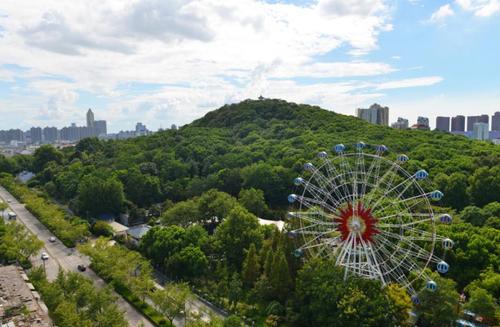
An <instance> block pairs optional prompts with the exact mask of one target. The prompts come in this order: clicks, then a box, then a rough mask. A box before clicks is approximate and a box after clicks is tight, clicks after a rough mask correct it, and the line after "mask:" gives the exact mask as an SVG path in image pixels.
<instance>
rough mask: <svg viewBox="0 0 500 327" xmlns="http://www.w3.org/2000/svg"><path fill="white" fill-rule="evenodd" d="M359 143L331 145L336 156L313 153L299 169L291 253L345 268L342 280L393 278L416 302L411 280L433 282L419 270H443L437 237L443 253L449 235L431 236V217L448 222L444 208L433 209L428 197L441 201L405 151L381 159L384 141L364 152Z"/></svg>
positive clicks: (430, 285)
mask: <svg viewBox="0 0 500 327" xmlns="http://www.w3.org/2000/svg"><path fill="white" fill-rule="evenodd" d="M368 148H369V147H367V146H366V145H365V144H364V143H363V142H359V143H357V144H356V146H355V151H353V152H351V153H348V152H346V147H345V146H344V145H343V144H338V145H336V146H334V148H333V151H334V153H335V155H334V156H332V157H330V156H329V155H328V153H327V152H325V151H322V152H319V153H318V158H317V161H318V162H317V164H313V163H311V162H308V163H306V164H305V165H304V170H305V171H304V175H303V176H302V177H297V178H295V180H294V184H295V185H296V186H297V188H298V189H299V191H298V192H297V194H290V195H289V196H288V201H289V202H290V203H291V204H292V205H293V209H292V211H290V212H289V213H288V217H287V228H288V230H289V232H288V235H289V236H290V237H292V238H296V239H297V241H298V243H299V244H300V246H299V247H298V248H297V249H296V250H295V251H294V255H295V256H297V257H303V256H304V257H305V258H311V257H312V258H314V257H324V258H329V259H331V260H333V262H335V264H336V265H337V266H340V267H342V268H343V269H344V279H346V278H348V277H349V276H350V275H358V276H361V277H365V278H370V279H378V280H380V281H381V282H382V284H383V285H387V284H389V283H398V284H400V285H402V286H403V287H405V288H407V289H408V290H409V292H410V293H412V294H413V295H412V300H413V302H414V303H416V304H418V302H419V300H418V296H417V293H418V292H417V291H418V290H416V289H415V283H414V282H415V281H416V280H418V279H420V280H422V279H423V280H424V281H425V283H424V285H425V286H424V288H425V289H427V290H429V291H435V290H436V289H437V288H438V285H437V283H436V282H435V281H433V280H432V279H431V278H430V277H429V276H428V274H426V272H425V269H426V268H427V267H434V268H435V269H436V270H437V271H438V272H440V273H446V272H447V271H448V270H449V265H448V264H447V263H446V262H445V261H444V260H443V259H441V258H439V257H437V256H436V255H435V254H434V252H435V248H436V247H437V244H438V242H439V243H440V244H441V247H442V249H443V257H444V256H445V254H446V251H447V250H449V249H451V248H452V247H453V241H452V240H450V239H448V238H443V237H440V236H439V235H436V226H435V224H436V223H443V224H449V223H451V221H452V218H451V216H450V215H448V214H439V215H437V214H435V213H434V212H433V210H432V206H431V201H439V200H440V199H441V198H442V197H443V193H442V192H441V191H439V190H434V191H431V192H425V191H424V189H423V187H422V185H421V184H423V183H424V181H425V180H426V179H427V177H428V176H429V174H428V173H427V172H426V171H425V170H423V169H422V170H418V171H416V172H415V173H413V174H411V173H409V172H408V171H407V170H405V169H404V168H403V167H402V166H404V164H405V163H406V162H407V161H408V160H409V158H408V156H406V155H404V154H401V155H398V156H397V158H396V160H395V161H392V160H389V159H387V158H385V157H384V156H383V155H384V154H385V153H386V152H387V151H388V149H387V147H386V146H384V145H379V146H376V147H375V149H374V150H375V151H371V152H372V153H367V152H368V151H367V152H365V150H367V149H368Z"/></svg>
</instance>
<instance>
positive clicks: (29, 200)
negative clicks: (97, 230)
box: [0, 174, 89, 247]
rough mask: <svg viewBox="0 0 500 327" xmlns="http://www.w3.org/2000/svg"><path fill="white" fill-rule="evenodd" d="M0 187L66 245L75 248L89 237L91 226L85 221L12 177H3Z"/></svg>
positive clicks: (4, 175)
mask: <svg viewBox="0 0 500 327" xmlns="http://www.w3.org/2000/svg"><path fill="white" fill-rule="evenodd" d="M0 185H2V186H3V187H5V188H6V189H7V190H8V191H9V192H10V193H11V194H12V195H13V196H15V197H16V198H17V199H18V200H19V201H21V202H22V203H24V204H25V206H26V209H28V210H29V211H30V212H31V213H32V214H33V215H34V216H36V217H37V218H38V220H40V222H41V223H42V224H44V225H45V227H47V228H48V229H49V230H50V231H51V232H52V233H54V235H56V236H57V237H58V238H59V239H60V240H61V241H62V242H63V243H64V245H66V246H68V247H74V246H75V245H76V243H77V242H78V241H79V240H81V239H83V238H84V237H86V236H88V235H89V225H88V223H87V222H86V221H85V220H83V219H80V218H78V217H75V216H70V215H68V213H67V212H65V211H64V210H63V209H62V208H60V207H59V206H58V205H56V204H54V203H53V202H52V201H50V200H49V199H47V198H45V197H43V196H42V195H40V194H38V193H37V192H35V191H33V190H31V189H29V188H28V187H27V186H25V185H22V184H19V183H17V182H16V180H15V179H14V178H13V177H12V176H10V175H7V174H3V175H1V177H0Z"/></svg>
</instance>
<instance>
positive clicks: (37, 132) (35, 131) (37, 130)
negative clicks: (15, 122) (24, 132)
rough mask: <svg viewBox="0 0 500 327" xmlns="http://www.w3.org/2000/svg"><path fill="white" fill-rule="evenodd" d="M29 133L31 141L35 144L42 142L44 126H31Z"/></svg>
mask: <svg viewBox="0 0 500 327" xmlns="http://www.w3.org/2000/svg"><path fill="white" fill-rule="evenodd" d="M29 134H30V137H31V143H33V144H37V143H42V128H41V127H31V128H30V131H29Z"/></svg>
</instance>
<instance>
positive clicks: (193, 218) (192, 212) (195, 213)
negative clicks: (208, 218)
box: [161, 199, 200, 227]
mask: <svg viewBox="0 0 500 327" xmlns="http://www.w3.org/2000/svg"><path fill="white" fill-rule="evenodd" d="M161 219H162V221H163V222H164V223H165V224H167V225H181V226H184V227H187V226H189V225H191V224H192V223H194V222H197V221H199V219H200V211H199V208H198V202H197V201H196V200H193V199H191V200H187V201H181V202H177V203H176V204H175V205H174V206H173V207H172V208H170V209H168V210H167V211H165V212H164V213H163V215H162V217H161Z"/></svg>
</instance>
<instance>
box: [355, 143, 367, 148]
mask: <svg viewBox="0 0 500 327" xmlns="http://www.w3.org/2000/svg"><path fill="white" fill-rule="evenodd" d="M365 146H366V144H365V142H361V141H360V142H358V143H356V149H358V150H362V149H364V147H365Z"/></svg>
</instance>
